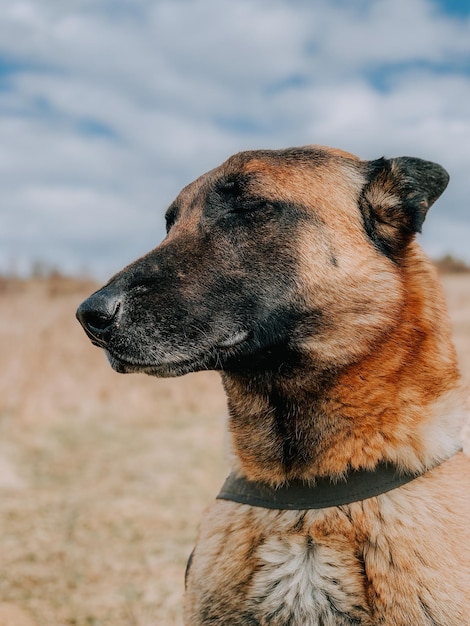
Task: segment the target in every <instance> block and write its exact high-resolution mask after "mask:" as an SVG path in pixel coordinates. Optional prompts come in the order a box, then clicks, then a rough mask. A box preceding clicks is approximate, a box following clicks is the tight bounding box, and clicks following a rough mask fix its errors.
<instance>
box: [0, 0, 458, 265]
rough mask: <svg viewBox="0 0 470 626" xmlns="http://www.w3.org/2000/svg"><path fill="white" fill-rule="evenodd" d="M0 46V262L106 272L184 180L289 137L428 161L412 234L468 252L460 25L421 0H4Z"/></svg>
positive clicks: (147, 230) (139, 247) (151, 236)
mask: <svg viewBox="0 0 470 626" xmlns="http://www.w3.org/2000/svg"><path fill="white" fill-rule="evenodd" d="M0 42H1V44H0V135H1V137H2V142H1V144H0V182H1V185H2V206H3V207H4V208H3V209H2V210H1V211H0V241H1V243H2V247H1V249H0V267H1V266H2V265H3V266H5V264H7V263H9V259H10V258H11V257H12V256H15V255H16V256H17V257H18V259H19V262H23V263H27V262H28V259H36V258H45V259H49V260H50V261H51V262H55V263H56V264H63V265H64V266H65V267H67V268H68V269H73V268H80V267H82V266H83V265H84V264H86V265H87V266H88V267H90V268H91V269H92V270H94V271H97V272H100V273H102V274H105V273H108V272H111V271H114V270H115V269H118V268H119V267H120V266H121V265H122V263H123V262H127V261H128V260H130V258H131V255H133V254H138V253H140V252H142V251H144V250H145V249H146V248H148V247H150V246H153V245H154V244H156V243H157V241H158V239H159V237H161V236H162V234H163V220H162V213H163V211H164V209H165V208H166V206H167V205H168V203H169V202H170V201H171V199H172V197H173V196H174V195H175V194H176V193H177V192H178V191H179V189H180V188H181V186H183V185H184V184H186V183H188V182H189V181H190V180H191V179H192V178H194V177H195V176H197V175H199V174H200V173H202V172H203V171H205V170H207V169H209V168H211V167H213V166H215V165H217V164H218V162H220V161H221V160H222V159H224V158H226V157H227V156H229V155H230V154H231V153H232V152H234V151H237V150H240V149H245V148H254V147H282V146H287V145H295V144H305V143H324V144H329V145H337V146H339V147H342V148H345V149H348V150H351V151H353V152H356V153H358V154H359V155H360V156H362V157H364V158H376V157H378V156H381V155H382V154H385V155H388V156H395V155H399V154H412V155H416V156H422V157H424V158H429V159H434V160H437V161H439V162H441V163H442V164H443V165H444V166H446V167H447V168H448V169H449V170H450V172H451V175H452V184H451V186H450V187H449V190H448V192H446V194H445V196H444V197H443V199H442V200H441V201H440V204H439V206H438V207H437V208H436V217H435V218H434V217H433V220H434V219H435V222H434V223H435V224H437V223H438V224H439V228H437V229H436V228H433V227H432V226H431V227H429V226H428V228H429V236H428V235H426V236H425V238H424V241H425V244H426V245H427V247H428V248H429V249H430V250H438V249H439V250H440V249H442V250H447V249H449V250H451V251H452V250H456V251H458V253H459V254H461V255H462V256H466V258H467V259H469V260H470V251H468V250H467V246H466V244H465V245H463V240H464V239H465V234H466V233H465V228H467V229H468V226H469V217H468V215H467V207H466V196H467V195H468V191H467V190H466V187H467V172H466V169H467V165H466V164H467V163H468V162H469V157H470V108H469V107H468V102H470V75H469V71H468V67H469V65H470V21H469V20H468V19H466V20H465V19H455V18H451V17H449V16H445V15H443V14H442V13H439V12H438V11H437V9H436V5H434V4H433V3H432V2H431V0H374V1H371V0H357V2H354V3H347V2H327V1H326V0H321V1H319V2H316V3H310V2H305V1H302V0H271V1H268V0H259V1H258V2H253V1H252V0H240V1H238V2H220V1H219V0H193V1H188V0H159V1H158V2H151V1H150V0H120V1H113V2H111V1H110V0H86V1H84V0H80V1H79V0H68V1H65V0H62V1H61V2H60V3H58V2H56V1H55V0H35V2H32V1H27V0H21V1H18V0H4V1H3V2H2V4H1V6H0ZM2 59H3V63H2V62H1V61H2ZM429 222H430V224H432V222H431V219H430V220H429ZM467 232H468V231H467ZM21 259H23V261H21Z"/></svg>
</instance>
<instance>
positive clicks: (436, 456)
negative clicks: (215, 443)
mask: <svg viewBox="0 0 470 626" xmlns="http://www.w3.org/2000/svg"><path fill="white" fill-rule="evenodd" d="M431 276H432V274H431ZM404 280H406V281H407V290H406V292H407V293H409V294H411V295H410V296H409V298H408V300H407V302H406V303H405V304H404V307H403V310H402V314H401V316H400V319H399V320H398V322H397V324H396V327H395V328H394V330H393V331H392V332H390V333H388V334H387V336H386V337H384V338H383V339H382V342H381V344H380V345H379V346H376V348H375V350H374V352H373V353H370V354H367V355H366V356H364V357H363V358H362V359H360V360H359V361H357V362H355V363H353V364H350V365H348V366H343V367H342V368H334V367H331V366H330V367H329V368H328V369H326V368H325V369H321V368H320V367H319V366H318V364H317V363H316V360H315V357H314V355H313V356H309V355H304V361H303V362H302V364H300V365H296V366H295V365H294V366H292V367H291V368H290V369H289V370H282V369H281V370H280V371H278V370H275V371H274V370H271V371H266V370H264V371H260V372H254V371H252V372H251V373H234V372H225V373H224V374H223V381H224V386H225V390H226V392H227V396H228V404H229V413H230V418H229V431H230V434H231V444H232V451H233V455H234V466H235V469H236V470H238V471H239V472H240V473H241V474H242V475H244V476H246V477H247V478H249V479H251V480H259V481H265V482H269V483H271V484H280V483H284V482H285V481H286V480H289V479H294V478H300V479H310V478H314V477H315V476H340V475H343V474H344V473H345V472H347V471H348V470H349V469H350V468H353V469H358V468H361V467H365V468H368V469H371V468H373V467H374V466H375V465H376V464H377V463H379V462H380V461H390V462H391V463H393V464H395V465H397V466H398V467H400V468H401V469H404V470H410V471H417V472H419V471H423V470H425V469H426V467H432V466H433V465H435V464H436V462H438V461H440V460H442V459H443V458H446V457H447V456H450V455H451V454H452V453H453V452H454V451H455V450H457V449H458V447H459V442H458V424H457V419H456V415H455V414H456V413H457V412H458V410H459V408H456V407H459V406H460V403H459V402H456V401H455V399H454V393H455V392H454V390H455V388H456V386H457V381H458V372H457V366H456V356H455V350H454V348H453V345H452V342H451V337H450V330H448V329H449V322H448V319H447V313H446V311H445V307H444V305H443V302H442V298H441V293H440V287H439V285H438V284H437V281H435V280H434V281H433V282H431V283H430V285H429V289H428V290H427V291H426V292H425V293H423V292H422V290H421V291H420V290H418V289H417V288H415V286H416V285H415V284H414V277H413V275H412V274H411V273H410V275H408V276H406V277H405V279H404ZM454 405H455V406H454Z"/></svg>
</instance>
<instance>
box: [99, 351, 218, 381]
mask: <svg viewBox="0 0 470 626" xmlns="http://www.w3.org/2000/svg"><path fill="white" fill-rule="evenodd" d="M106 356H107V357H108V361H109V364H110V365H111V367H112V368H113V370H115V371H116V372H118V373H119V374H137V373H139V374H147V375H148V376H156V377H157V378H174V377H177V376H183V375H184V374H189V373H191V372H197V371H200V370H203V369H209V368H208V367H205V366H204V362H203V361H202V360H201V359H185V360H181V361H162V362H160V363H145V362H137V361H134V360H127V359H124V358H122V357H120V356H116V355H114V354H111V353H110V352H109V351H106Z"/></svg>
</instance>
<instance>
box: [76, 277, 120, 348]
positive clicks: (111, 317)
mask: <svg viewBox="0 0 470 626" xmlns="http://www.w3.org/2000/svg"><path fill="white" fill-rule="evenodd" d="M120 309H121V301H120V299H119V297H118V296H117V295H116V294H113V293H111V292H108V291H106V288H104V289H101V290H100V291H97V292H96V293H94V294H93V295H91V296H90V297H89V298H88V299H87V300H85V302H82V304H81V305H80V306H79V307H78V309H77V319H78V321H79V322H80V324H81V325H82V326H83V328H84V329H85V332H86V333H87V335H88V336H89V337H90V339H91V341H92V342H93V343H94V344H96V345H98V346H100V347H101V348H104V347H106V345H107V343H108V341H109V339H110V337H111V334H112V331H113V328H114V327H115V325H116V322H117V320H118V318H119V313H120Z"/></svg>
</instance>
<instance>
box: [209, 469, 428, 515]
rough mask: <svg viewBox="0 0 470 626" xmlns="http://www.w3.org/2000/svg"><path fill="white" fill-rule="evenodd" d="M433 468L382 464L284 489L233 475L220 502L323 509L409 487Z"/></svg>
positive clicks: (300, 483)
mask: <svg viewBox="0 0 470 626" xmlns="http://www.w3.org/2000/svg"><path fill="white" fill-rule="evenodd" d="M437 465H439V463H438V464H437ZM437 465H436V466H437ZM436 466H435V467H436ZM430 469H433V468H430ZM430 469H427V470H426V471H424V472H421V473H410V472H408V473H405V472H400V471H399V470H398V469H397V468H396V467H395V466H393V465H390V464H389V463H379V464H378V465H377V466H376V467H375V468H374V469H373V470H365V469H364V470H353V471H351V472H349V474H348V475H347V476H346V478H345V479H344V480H338V481H337V482H333V481H332V480H330V479H329V478H327V477H326V478H317V479H316V480H315V483H313V484H312V483H310V484H309V483H307V482H305V481H302V480H291V481H290V482H289V483H288V484H286V485H282V486H280V487H271V486H270V485H268V484H266V483H262V482H257V481H252V480H247V479H246V478H244V477H243V476H237V475H236V474H234V473H233V472H232V473H231V474H230V476H229V477H228V478H227V480H226V481H225V483H224V485H223V487H222V489H221V491H220V493H219V495H218V496H217V499H218V500H232V501H233V502H238V503H240V504H249V505H250V506H257V507H262V508H265V509H279V510H290V511H301V510H305V509H323V508H327V507H330V506H340V505H342V504H351V502H358V501H359V500H366V499H367V498H373V497H374V496H379V495H380V494H382V493H387V492H388V491H391V490H392V489H396V488H397V487H401V486H402V485H406V483H409V482H411V481H412V480H415V479H416V478H418V477H419V476H422V475H423V474H425V473H427V472H428V471H430Z"/></svg>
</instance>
